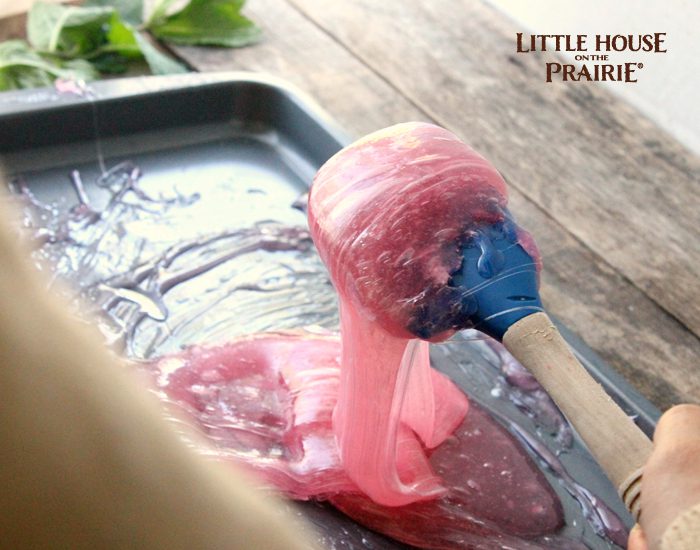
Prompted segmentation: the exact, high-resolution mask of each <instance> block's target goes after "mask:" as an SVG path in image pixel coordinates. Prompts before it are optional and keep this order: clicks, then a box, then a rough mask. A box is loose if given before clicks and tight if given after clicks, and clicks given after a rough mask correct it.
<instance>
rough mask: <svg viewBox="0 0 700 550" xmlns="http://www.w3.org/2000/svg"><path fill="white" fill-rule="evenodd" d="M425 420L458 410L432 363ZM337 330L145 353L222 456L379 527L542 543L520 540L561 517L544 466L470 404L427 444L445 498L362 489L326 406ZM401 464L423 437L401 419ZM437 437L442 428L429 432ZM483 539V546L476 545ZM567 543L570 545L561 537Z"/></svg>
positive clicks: (438, 542)
mask: <svg viewBox="0 0 700 550" xmlns="http://www.w3.org/2000/svg"><path fill="white" fill-rule="evenodd" d="M427 346H428V344H427V343H425V342H420V343H419V344H418V345H417V348H418V349H417V350H416V353H417V357H416V361H418V362H421V363H424V365H423V366H424V367H425V368H424V369H422V370H421V372H427V373H429V375H430V380H429V381H428V382H429V383H432V386H433V388H434V389H435V398H436V400H437V401H438V402H439V403H441V404H442V405H444V406H438V407H436V408H435V417H432V418H431V423H433V424H436V425H439V426H443V425H445V421H446V419H447V418H448V417H451V416H453V415H452V413H451V412H450V410H449V406H448V404H449V403H450V402H453V401H456V402H458V403H462V399H461V398H460V397H459V395H460V394H458V393H457V392H458V390H457V389H456V388H455V387H454V386H453V384H452V383H451V382H450V381H449V380H448V379H447V378H446V377H445V376H444V375H442V374H440V373H438V372H437V371H435V370H432V369H430V368H429V367H428V365H427V363H428V355H427ZM340 355H341V350H340V341H339V340H338V339H337V337H333V336H324V335H318V334H309V333H304V332H295V333H270V334H258V335H253V336H248V337H243V338H239V339H237V340H234V341H232V342H229V343H227V344H223V345H219V346H195V347H191V348H188V349H187V350H185V351H183V352H181V353H179V354H176V355H170V356H167V357H163V358H161V359H160V360H158V361H155V362H153V363H151V364H150V365H149V370H150V373H151V375H152V376H153V379H154V381H155V383H156V385H157V387H158V388H159V391H160V392H162V397H163V398H164V399H166V400H168V401H170V402H171V403H174V404H176V405H177V407H178V408H179V409H180V410H181V411H182V412H184V414H186V415H187V416H188V417H189V419H190V420H191V422H192V423H193V424H194V425H195V426H198V427H199V428H200V429H201V431H202V432H203V434H204V435H205V436H206V438H207V439H208V440H209V442H210V443H212V444H213V446H212V447H211V448H209V447H206V446H202V445H198V449H199V451H200V452H202V451H204V452H207V453H208V454H210V455H211V456H213V457H215V458H217V459H232V460H234V461H235V462H236V463H237V464H239V465H243V466H245V467H247V468H249V469H250V470H252V471H253V473H254V474H255V476H256V478H257V479H258V480H262V481H263V482H264V483H265V484H267V485H270V486H272V487H274V488H276V489H277V490H280V491H282V492H283V493H285V494H286V495H288V496H290V497H292V498H296V499H307V498H316V499H328V500H330V501H331V502H332V503H333V504H334V505H335V506H336V507H338V508H340V509H341V510H342V511H343V512H345V513H346V514H347V515H349V516H350V517H352V518H354V519H356V520H357V521H358V522H360V523H361V524H363V525H366V526H368V527H370V528H372V529H374V530H376V531H379V532H382V533H384V534H386V535H389V536H391V537H393V538H395V539H397V540H400V541H403V542H406V543H409V544H412V545H415V546H418V547H421V548H445V549H447V548H465V547H466V548H471V547H479V548H481V547H486V548H491V547H494V548H500V547H501V544H503V545H506V546H510V547H516V548H522V549H526V548H527V549H530V548H543V547H547V548H549V547H550V545H549V544H544V545H540V544H539V543H537V542H534V541H533V542H532V543H530V542H526V541H524V540H521V539H520V538H519V537H525V538H527V539H536V538H538V537H540V536H542V535H546V534H548V533H551V532H553V531H555V530H556V529H557V528H559V527H560V526H561V524H562V519H563V513H562V509H561V505H560V503H559V501H558V499H557V497H556V495H555V494H554V493H553V491H552V490H551V488H550V487H549V485H548V484H547V481H546V480H545V479H544V476H543V475H542V473H541V472H540V471H539V470H538V469H537V467H536V466H535V464H534V463H533V462H532V460H531V459H530V458H529V457H528V455H527V453H526V452H525V451H524V450H523V449H522V448H521V447H520V445H519V444H518V443H517V442H516V441H515V440H514V439H513V436H511V435H510V434H509V433H508V432H507V430H506V429H505V428H503V427H502V426H500V425H499V424H498V423H497V422H496V421H494V420H493V419H492V418H491V417H490V416H489V415H488V414H487V413H486V412H484V411H483V410H481V409H479V408H478V407H477V406H473V408H472V409H471V410H470V412H469V414H468V415H467V416H466V418H465V419H464V420H463V421H462V422H461V423H460V424H459V426H458V427H456V429H455V430H453V429H452V428H450V430H451V431H453V435H452V436H451V437H449V438H448V439H447V441H445V442H444V443H443V444H442V445H441V446H440V447H439V448H437V449H435V450H434V451H432V452H430V457H429V459H428V460H429V462H428V466H429V467H430V468H431V469H433V470H434V471H435V473H436V474H437V475H439V476H440V478H441V479H442V480H443V481H444V483H445V485H446V487H447V488H448V489H447V490H446V491H445V493H444V494H442V495H441V496H440V498H436V499H431V500H427V501H420V502H415V503H413V504H409V505H406V506H399V507H386V506H382V505H380V504H377V503H375V502H372V500H370V499H369V498H368V497H367V496H365V495H363V494H361V493H360V492H359V490H358V488H357V486H356V485H355V484H354V483H353V482H352V481H351V480H350V479H349V477H348V476H347V474H346V472H345V470H344V466H343V464H341V461H340V457H339V455H338V452H337V446H336V442H335V437H334V434H333V430H332V427H331V415H332V411H333V408H334V406H335V402H336V399H337V395H338V383H339V374H340V373H339V369H340ZM397 429H398V431H399V436H398V441H399V445H398V449H397V453H396V461H397V469H398V471H399V472H400V474H401V475H402V476H405V477H406V478H409V479H410V478H411V477H412V476H416V475H417V474H420V475H425V474H426V472H421V471H418V472H416V471H415V470H416V469H418V470H420V469H421V468H424V467H425V466H426V463H425V461H424V449H423V448H422V447H421V446H417V445H416V439H415V437H413V436H412V434H411V433H410V430H408V429H407V427H406V425H405V424H403V423H400V424H399V426H398V428H397ZM436 435H437V436H438V437H441V436H442V435H441V434H436ZM483 545H486V546H483ZM565 548H570V546H565Z"/></svg>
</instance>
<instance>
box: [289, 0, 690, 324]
mask: <svg viewBox="0 0 700 550" xmlns="http://www.w3.org/2000/svg"><path fill="white" fill-rule="evenodd" d="M291 1H292V2H293V3H294V5H296V6H298V7H299V8H300V9H302V10H303V12H304V13H305V14H306V15H307V16H308V17H309V18H310V19H312V20H313V21H314V22H315V23H316V24H318V25H319V26H321V27H322V28H323V29H324V30H326V32H329V33H331V34H332V35H333V36H335V37H336V38H337V39H338V40H339V41H340V42H341V43H342V44H343V45H344V46H345V47H346V48H348V49H349V50H350V51H352V52H353V53H355V54H356V55H357V56H358V58H359V59H361V60H362V61H363V62H364V63H366V64H367V65H368V66H369V67H371V68H372V69H373V70H374V71H375V72H377V73H378V74H381V75H382V76H383V77H384V78H385V79H387V80H388V81H389V82H391V83H392V84H393V85H394V86H395V87H396V88H397V89H400V90H401V92H402V93H403V94H404V95H405V96H406V97H408V98H409V99H410V100H411V101H412V102H413V103H415V104H416V105H417V106H419V107H420V108H421V109H422V110H423V111H424V112H425V113H426V114H428V115H429V116H430V117H431V118H433V119H434V120H436V121H437V122H438V123H440V124H441V125H443V126H445V127H447V128H449V129H451V130H453V131H454V132H455V133H457V134H458V135H460V136H461V137H463V138H465V139H466V140H467V141H468V142H469V143H471V144H473V145H474V146H475V147H476V148H477V149H478V150H480V151H481V152H483V153H484V154H485V155H486V156H487V157H488V158H490V159H491V160H492V161H493V162H494V163H495V165H496V166H497V167H498V168H499V170H501V171H502V173H503V174H504V175H505V176H506V178H507V179H508V181H509V183H510V185H511V186H512V187H513V188H516V189H518V190H520V191H522V192H523V193H524V194H525V195H526V196H527V197H529V198H530V199H531V200H532V201H533V202H535V204H537V205H538V206H540V207H541V208H543V209H544V210H546V211H547V213H548V214H549V215H551V216H552V217H553V218H554V219H555V220H556V221H558V222H559V223H561V224H562V225H564V226H565V227H566V228H567V230H569V231H570V232H571V233H572V234H573V235H574V236H575V237H576V238H578V239H580V240H581V241H582V242H583V243H585V245H586V246H587V247H589V248H590V249H591V250H593V251H594V252H596V254H598V255H599V256H600V257H601V258H602V259H603V260H604V261H605V262H607V263H608V264H610V265H611V266H612V267H613V268H614V269H615V270H617V271H619V272H620V273H621V274H622V275H623V276H625V277H627V278H628V279H629V280H630V281H632V282H633V283H634V284H635V285H636V286H638V287H639V288H640V289H642V290H643V291H644V292H646V293H647V294H648V295H649V296H650V297H651V298H652V299H653V300H655V301H656V302H657V303H659V304H660V305H661V306H662V307H663V308H664V309H666V310H667V311H668V312H669V313H670V314H671V315H672V316H674V317H676V318H678V319H679V320H681V321H682V322H683V323H684V324H685V325H686V326H688V327H689V328H690V329H691V330H692V331H693V332H694V333H695V334H696V335H700V239H698V224H699V223H700V196H699V194H700V159H699V158H698V157H696V156H694V155H692V154H690V153H689V152H688V151H686V150H685V149H683V148H682V147H681V146H680V145H679V144H678V143H677V142H676V141H675V140H673V139H672V138H670V137H669V136H668V135H667V134H665V133H663V132H662V131H660V130H659V129H658V128H657V127H656V126H654V125H653V124H651V123H650V122H649V121H648V120H647V119H645V118H644V117H642V116H640V114H639V113H638V112H637V111H635V110H634V109H633V108H632V107H630V106H628V105H627V104H626V103H624V102H622V101H621V100H619V99H618V98H617V97H615V96H613V95H612V94H611V93H610V92H608V91H607V90H605V89H603V88H601V87H599V86H596V85H590V84H586V83H581V84H575V83H574V84H572V83H558V84H557V83H553V84H545V83H544V63H545V61H546V60H550V61H551V60H555V58H553V57H551V56H549V55H540V54H527V55H522V54H520V55H518V54H516V53H515V34H516V32H517V31H518V30H520V29H517V28H516V27H515V26H514V25H513V24H512V23H510V22H509V21H508V20H507V19H506V18H505V16H503V15H502V14H500V13H498V12H496V11H495V10H493V9H492V8H490V7H488V6H486V5H485V4H484V3H482V2H467V1H459V0H436V1H433V2H405V1H402V0H388V1H386V2H382V7H381V9H375V3H373V2H371V1H370V0H359V1H356V2H351V3H345V2H343V3H337V2H330V3H327V2H323V1H322V0H291ZM370 14H371V15H370ZM640 78H643V74H642V75H640Z"/></svg>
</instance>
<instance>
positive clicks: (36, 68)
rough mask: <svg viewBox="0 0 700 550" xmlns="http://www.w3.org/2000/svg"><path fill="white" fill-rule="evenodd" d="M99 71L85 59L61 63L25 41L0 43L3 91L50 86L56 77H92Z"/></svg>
mask: <svg viewBox="0 0 700 550" xmlns="http://www.w3.org/2000/svg"><path fill="white" fill-rule="evenodd" d="M96 77H97V72H96V71H95V69H94V68H93V67H92V65H91V64H90V63H89V62H87V61H85V60H82V59H75V60H71V61H66V62H61V61H57V60H53V59H49V58H46V57H44V56H41V55H39V54H38V53H36V52H34V51H32V50H31V48H30V47H29V45H28V44H27V43H26V42H25V41H24V40H9V41H7V42H3V43H0V90H13V89H18V88H36V87H40V86H51V85H52V84H53V81H54V80H55V79H56V78H66V79H73V80H93V79H94V78H96Z"/></svg>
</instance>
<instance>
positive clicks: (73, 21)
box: [27, 2, 114, 57]
mask: <svg viewBox="0 0 700 550" xmlns="http://www.w3.org/2000/svg"><path fill="white" fill-rule="evenodd" d="M113 14H114V8H111V7H78V6H62V5H59V4H45V3H42V2H38V3H36V4H34V5H33V6H32V9H31V10H30V11H29V15H28V18H27V37H28V38H29V42H30V43H31V45H32V46H34V48H36V49H37V50H40V51H44V52H49V53H62V54H66V55H69V56H73V57H75V56H78V55H83V54H86V53H90V52H91V51H94V50H95V49H97V48H99V47H100V45H101V44H102V43H103V42H104V30H103V27H104V25H105V23H107V22H108V21H109V20H110V19H111V18H112V15H113Z"/></svg>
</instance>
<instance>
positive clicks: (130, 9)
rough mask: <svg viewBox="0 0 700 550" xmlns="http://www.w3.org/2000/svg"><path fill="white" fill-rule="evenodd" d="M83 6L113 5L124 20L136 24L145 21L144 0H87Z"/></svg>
mask: <svg viewBox="0 0 700 550" xmlns="http://www.w3.org/2000/svg"><path fill="white" fill-rule="evenodd" d="M83 7H86V8H87V7H112V8H114V9H115V10H117V13H118V14H119V15H120V16H121V18H122V20H123V21H125V22H126V23H129V24H130V25H134V26H138V25H140V24H141V22H142V21H143V0H87V1H86V2H83Z"/></svg>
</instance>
